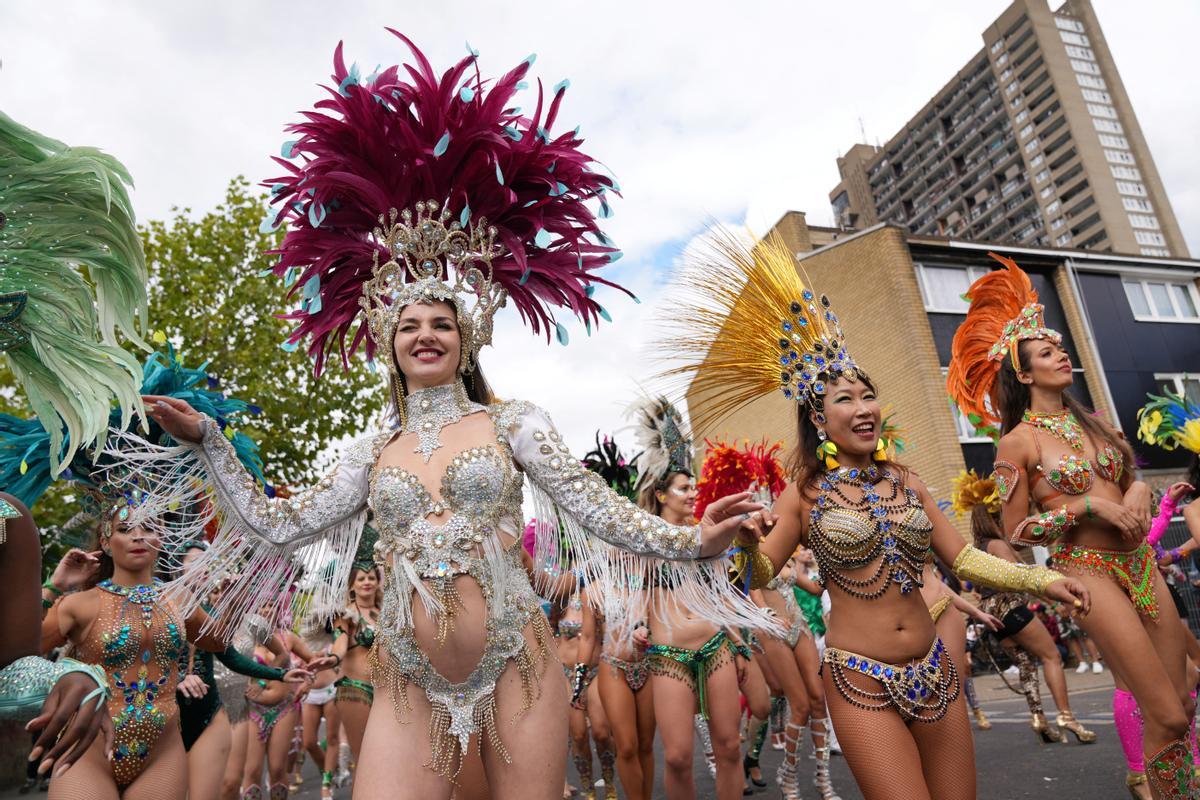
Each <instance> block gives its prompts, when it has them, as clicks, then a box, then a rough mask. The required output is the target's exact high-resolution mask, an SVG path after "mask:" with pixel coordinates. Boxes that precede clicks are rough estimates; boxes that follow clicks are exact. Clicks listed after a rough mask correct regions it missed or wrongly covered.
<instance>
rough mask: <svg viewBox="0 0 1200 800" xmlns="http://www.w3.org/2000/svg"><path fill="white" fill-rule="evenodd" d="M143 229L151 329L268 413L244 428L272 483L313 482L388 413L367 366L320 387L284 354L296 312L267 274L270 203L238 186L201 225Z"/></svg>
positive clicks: (303, 361)
mask: <svg viewBox="0 0 1200 800" xmlns="http://www.w3.org/2000/svg"><path fill="white" fill-rule="evenodd" d="M173 211H174V213H175V216H174V218H173V219H171V220H170V221H169V222H168V221H166V220H151V221H149V222H148V223H146V224H145V225H144V226H142V228H141V234H142V244H143V246H144V247H145V251H146V263H147V266H148V267H149V272H150V321H151V326H152V327H153V328H155V329H157V330H162V331H164V332H165V333H166V335H167V336H168V338H170V340H171V342H172V343H173V344H174V345H175V346H176V347H177V348H178V349H179V351H180V352H181V353H182V355H183V358H184V359H185V361H187V362H189V363H190V362H193V361H199V360H201V359H208V360H209V361H210V362H211V363H210V366H209V370H208V371H209V374H210V375H212V376H214V377H216V378H217V379H218V380H219V381H220V388H221V390H222V391H225V392H228V393H230V394H233V395H236V396H237V397H240V398H242V399H243V400H246V401H248V402H250V403H253V404H255V405H257V406H258V407H259V408H261V409H262V414H260V415H258V416H257V417H255V418H252V419H251V420H248V421H247V422H246V423H244V424H242V425H241V426H240V430H243V431H244V432H245V433H247V434H248V435H249V436H251V437H253V438H254V439H255V441H257V442H258V443H259V446H260V447H261V450H262V456H263V461H264V463H265V464H266V472H267V476H268V479H269V480H270V481H271V482H272V483H276V484H280V485H293V486H294V485H300V484H305V483H311V482H313V481H315V480H316V479H317V478H318V477H319V476H320V474H321V473H322V472H323V469H322V467H323V466H325V465H323V464H321V463H319V462H320V455H321V454H322V452H323V451H325V450H327V449H328V448H329V446H330V445H331V444H335V443H337V442H339V441H341V440H343V439H346V438H348V437H351V436H354V435H356V434H358V433H361V432H362V431H364V430H366V429H367V427H368V425H369V424H370V423H371V421H372V420H373V419H375V418H377V417H378V415H379V413H380V411H381V409H382V408H383V404H384V400H385V399H386V392H385V390H384V389H383V382H382V380H381V379H380V378H379V377H378V376H377V375H375V374H373V373H372V372H371V371H370V370H369V369H368V368H367V367H366V365H365V364H364V363H362V362H361V361H359V362H355V363H354V365H353V368H352V369H351V370H350V371H349V372H345V371H343V370H341V369H340V368H339V367H338V366H336V365H331V368H330V369H327V370H325V372H324V373H323V374H322V375H321V377H320V378H319V379H317V378H314V377H313V376H312V371H311V364H310V362H309V361H308V359H307V358H306V357H305V356H304V355H303V354H302V352H300V351H296V352H288V351H285V350H284V349H283V348H282V347H281V345H282V343H283V341H284V339H285V338H286V336H287V334H288V331H289V325H288V323H287V322H286V321H284V320H281V319H278V317H277V316H276V315H278V314H280V313H281V312H283V311H285V310H286V308H287V303H288V302H289V301H288V299H287V297H286V293H285V291H284V287H283V284H282V282H281V281H279V280H278V279H277V278H275V277H273V276H271V275H265V276H264V275H263V273H264V272H266V271H267V270H269V268H270V266H271V263H272V259H273V257H272V256H270V255H267V254H266V253H267V251H268V250H270V249H272V248H274V247H276V246H277V245H278V244H279V241H280V238H281V235H282V234H281V232H280V231H270V232H267V231H264V230H262V229H260V225H261V223H262V221H263V220H264V219H265V218H266V217H267V214H268V206H267V200H266V197H265V196H264V195H263V194H261V193H259V192H257V191H255V190H254V189H252V188H251V186H250V184H249V182H248V181H247V180H246V179H245V178H243V177H241V176H239V177H237V178H234V179H233V180H232V181H231V182H230V184H229V187H228V188H227V190H226V193H225V199H224V201H223V202H222V203H221V204H220V205H218V206H217V207H216V208H215V209H213V210H212V211H210V212H208V213H206V214H203V215H202V216H200V217H199V218H196V217H194V216H193V215H192V213H191V211H190V209H186V208H185V209H173Z"/></svg>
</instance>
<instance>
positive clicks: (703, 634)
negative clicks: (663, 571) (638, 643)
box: [650, 589, 720, 650]
mask: <svg viewBox="0 0 1200 800" xmlns="http://www.w3.org/2000/svg"><path fill="white" fill-rule="evenodd" d="M662 591H663V590H661V589H660V590H657V592H659V593H661V592H662ZM656 600H659V598H656ZM718 630H720V629H719V628H717V627H716V626H715V625H713V624H712V623H711V622H709V621H708V620H707V619H706V618H704V617H701V616H697V615H693V614H691V613H689V612H688V611H687V610H686V609H683V608H680V607H678V606H676V605H674V604H672V603H669V602H663V601H661V600H660V601H659V602H655V603H654V613H652V614H651V616H650V643H651V644H664V645H670V646H672V647H686V648H688V649H689V650H698V649H700V647H702V646H703V645H704V643H705V642H707V641H708V640H709V639H711V638H712V637H714V636H716V635H717V631H718Z"/></svg>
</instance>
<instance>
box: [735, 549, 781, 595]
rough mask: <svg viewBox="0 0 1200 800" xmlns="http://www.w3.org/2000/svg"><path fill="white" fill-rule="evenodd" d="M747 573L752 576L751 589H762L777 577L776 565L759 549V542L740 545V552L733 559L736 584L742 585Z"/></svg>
mask: <svg viewBox="0 0 1200 800" xmlns="http://www.w3.org/2000/svg"><path fill="white" fill-rule="evenodd" d="M747 571H748V572H749V574H750V588H751V589H762V588H764V587H765V586H766V585H767V584H768V583H770V582H771V579H772V578H774V577H775V564H774V563H773V562H772V561H771V559H770V557H769V556H768V555H767V554H766V553H764V552H763V551H761V550H759V549H758V542H754V543H753V544H750V545H739V547H738V552H737V554H736V555H734V557H733V573H734V583H737V584H741V583H742V582H743V581H744V580H745V578H746V573H747Z"/></svg>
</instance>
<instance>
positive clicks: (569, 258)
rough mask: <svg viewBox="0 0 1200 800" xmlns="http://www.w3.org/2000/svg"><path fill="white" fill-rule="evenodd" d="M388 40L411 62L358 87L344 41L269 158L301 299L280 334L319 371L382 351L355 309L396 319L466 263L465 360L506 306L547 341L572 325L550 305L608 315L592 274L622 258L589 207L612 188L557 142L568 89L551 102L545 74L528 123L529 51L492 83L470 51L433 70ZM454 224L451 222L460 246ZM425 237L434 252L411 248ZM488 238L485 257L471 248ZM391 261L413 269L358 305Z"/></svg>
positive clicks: (590, 316)
mask: <svg viewBox="0 0 1200 800" xmlns="http://www.w3.org/2000/svg"><path fill="white" fill-rule="evenodd" d="M389 30H391V29H389ZM391 33H393V34H395V36H396V37H397V38H399V39H400V40H401V41H403V42H404V44H405V45H406V46H407V47H408V49H409V51H410V52H411V54H412V61H413V63H412V64H407V65H405V66H404V68H403V70H401V68H400V67H398V66H393V67H388V68H387V69H384V70H382V71H376V72H375V73H373V74H372V75H370V76H368V77H366V78H360V76H359V74H358V69H357V67H356V66H354V67H351V68H350V69H349V70H347V69H346V65H345V61H344V60H343V58H342V46H341V45H340V44H339V45H338V48H337V51H336V53H335V54H334V72H333V76H332V80H333V85H331V86H330V87H327V91H328V95H329V96H328V97H327V98H326V99H324V100H322V101H320V102H319V103H317V107H316V110H314V111H310V112H305V113H304V115H303V116H304V118H305V119H304V121H303V122H299V123H296V124H295V125H292V126H290V127H289V128H288V130H289V132H290V133H292V134H294V135H295V139H294V140H292V141H289V142H287V143H286V144H285V145H284V147H283V156H284V157H283V158H277V159H276V161H278V162H279V163H280V164H281V165H283V166H284V168H285V169H286V170H287V173H286V174H285V175H283V176H282V177H280V178H277V179H275V180H273V181H268V182H267V183H268V184H269V185H271V186H272V191H273V193H274V195H275V199H274V201H275V203H277V204H278V205H279V212H278V214H277V215H276V216H275V218H274V223H275V224H279V223H286V224H287V226H288V233H287V236H286V237H285V239H284V242H283V245H282V247H281V248H280V250H279V256H280V258H279V262H278V264H277V265H276V266H275V272H276V274H278V275H281V276H283V277H284V280H285V281H286V282H287V283H288V285H289V286H290V288H291V291H292V294H293V295H294V296H298V297H299V298H300V300H301V305H300V307H299V308H298V309H297V310H295V311H293V312H292V313H291V314H289V315H288V316H289V317H290V318H291V319H294V320H295V321H296V323H297V325H296V328H295V330H294V331H293V332H292V335H291V337H290V339H289V341H290V342H292V343H299V342H300V341H301V340H302V339H305V338H307V339H309V344H308V352H309V355H310V356H312V357H313V359H314V363H315V369H316V370H317V371H318V372H319V371H320V370H321V368H322V367H323V365H324V363H325V360H326V358H327V357H328V356H329V355H330V354H332V353H334V352H336V353H337V354H338V355H339V357H340V358H341V359H342V361H343V363H348V361H349V357H350V356H351V355H352V354H353V353H354V352H355V351H356V350H357V349H358V348H359V346H360V345H361V346H365V349H366V352H367V354H368V356H373V354H374V353H375V349H376V348H377V347H383V348H384V351H385V352H387V351H388V350H389V349H390V347H391V344H390V339H389V340H387V341H380V340H379V339H380V338H381V335H386V333H387V331H386V329H385V326H379V327H378V328H373V326H368V325H364V324H363V321H362V320H361V319H360V315H363V312H364V310H366V311H368V312H370V311H371V310H372V309H375V310H380V309H381V308H386V307H388V306H394V307H395V308H394V310H393V312H392V313H391V314H390V315H388V316H391V317H394V316H395V314H396V313H398V311H399V308H400V307H402V305H403V304H404V303H405V301H413V300H415V299H419V295H414V296H413V297H400V296H399V295H400V294H401V293H402V291H403V287H402V284H403V283H404V282H405V281H411V282H420V281H421V279H422V278H425V277H429V276H432V277H433V278H435V279H436V281H439V282H440V281H450V282H455V280H456V278H457V277H458V276H456V275H454V274H450V273H453V272H459V273H461V274H462V277H463V280H464V281H467V274H468V270H469V269H470V268H471V267H475V268H476V269H479V271H480V274H479V275H477V276H476V278H475V279H472V280H477V281H478V284H479V285H469V286H466V287H462V286H460V287H458V288H460V289H464V288H465V291H460V292H459V293H458V299H459V302H458V304H457V305H458V306H459V307H458V312H459V320H460V323H461V327H462V329H463V330H464V331H465V332H472V329H473V328H474V329H476V330H474V333H475V334H476V341H474V342H471V343H467V342H464V350H465V351H466V352H465V356H466V358H464V360H463V363H464V367H465V366H466V364H467V363H468V362H470V361H472V360H473V359H474V357H475V354H476V353H477V352H478V348H479V347H482V346H483V345H485V344H488V340H490V315H491V314H492V313H494V312H495V310H496V309H497V308H499V307H500V306H502V305H503V304H504V300H505V299H510V300H512V302H513V304H514V305H515V306H516V307H517V310H518V311H520V313H521V316H522V317H523V319H524V320H525V322H526V323H527V324H528V325H529V326H530V327H531V328H532V329H533V331H534V332H535V333H539V332H543V331H544V332H545V334H546V336H547V337H549V336H550V332H551V331H552V330H553V331H554V332H555V333H556V335H557V336H558V338H559V340H560V341H561V342H563V343H564V344H565V343H566V340H567V331H566V328H564V327H563V325H562V324H561V323H559V322H558V321H557V320H556V319H555V316H554V313H553V311H552V310H551V309H552V308H553V307H555V306H558V307H563V308H567V309H569V310H570V311H571V312H572V313H574V314H575V315H576V316H578V317H579V318H580V319H581V320H583V322H584V324H585V325H587V326H588V328H589V330H590V327H591V325H592V324H594V323H598V322H599V319H600V318H601V317H604V318H608V313H607V312H606V311H605V310H604V309H603V308H602V307H601V306H600V305H599V304H598V303H597V302H596V301H595V300H593V299H592V289H593V286H594V285H595V284H597V283H599V284H605V285H610V286H611V285H613V284H611V283H609V282H608V281H606V280H604V279H602V278H599V277H598V276H597V275H596V274H595V272H596V270H598V269H599V268H601V267H603V266H605V265H606V264H608V263H609V262H610V261H613V260H615V259H616V258H617V257H618V255H619V254H618V251H617V250H616V249H615V248H613V247H611V246H610V245H609V242H608V239H607V238H605V236H604V234H603V233H601V231H600V228H599V226H598V225H597V222H596V217H595V214H594V213H593V212H592V210H591V209H590V208H589V207H588V205H587V203H588V201H592V200H597V201H599V203H600V208H601V214H602V215H604V216H607V215H608V214H609V213H610V212H609V206H608V202H607V199H606V194H607V193H608V192H613V193H616V192H617V187H616V185H615V183H614V182H613V180H612V179H610V178H608V177H606V176H604V175H601V174H599V173H597V172H595V171H593V170H592V168H591V165H592V161H591V159H590V158H589V157H588V156H587V155H585V154H584V153H583V152H582V151H581V150H580V149H579V148H580V145H581V144H582V143H583V142H582V139H580V138H579V135H578V131H577V130H575V131H567V132H565V133H558V134H555V133H552V130H553V127H554V124H555V121H556V119H557V117H558V112H559V106H560V104H561V103H562V99H563V94H564V92H565V91H566V88H567V82H566V81H563V82H562V83H559V84H558V85H557V86H555V87H554V89H553V90H552V92H551V96H550V97H549V98H548V99H547V98H546V97H545V96H544V95H543V92H542V89H541V83H540V81H539V84H538V87H539V88H538V96H537V104H536V106H535V109H534V112H533V113H532V114H531V115H526V114H523V113H522V112H521V111H520V109H518V108H516V107H514V105H513V102H512V101H513V98H514V95H515V93H516V92H517V91H518V90H519V89H521V88H524V79H525V77H526V75H527V73H528V72H529V68H530V66H531V65H532V64H533V57H532V56H531V57H529V58H528V59H526V60H525V61H523V62H521V63H520V64H519V65H517V66H516V67H515V68H514V69H512V70H511V71H510V72H508V73H507V74H505V75H504V76H503V77H501V78H500V79H499V80H496V81H494V82H493V81H485V80H483V78H481V77H480V73H479V70H478V68H477V66H476V58H475V56H474V55H469V56H467V57H466V58H464V59H462V60H461V61H459V62H458V63H457V64H456V65H455V66H454V67H452V68H451V69H449V70H447V71H446V72H444V73H443V74H442V75H441V76H440V77H439V76H438V75H437V74H436V73H435V72H434V70H433V67H432V66H431V65H430V63H429V61H428V60H427V59H426V58H425V56H424V55H422V53H421V52H420V51H419V50H418V49H417V48H416V46H415V45H413V43H412V42H411V41H409V40H408V39H407V38H406V37H404V36H403V35H402V34H400V33H398V32H396V31H391ZM296 161H298V163H294V162H296ZM431 200H432V201H434V203H433V204H432V205H430V204H429V203H428V201H431ZM418 203H422V204H423V208H422V209H418V207H417V204H418ZM397 210H401V211H408V212H410V213H411V212H412V211H414V210H416V211H417V212H418V213H417V217H418V218H417V220H416V221H414V220H412V219H411V218H407V219H406V220H405V222H406V223H408V225H409V226H410V227H411V226H415V227H416V228H417V230H416V231H415V232H412V231H410V235H408V236H396V235H393V234H395V228H396V223H397V220H396V213H397ZM439 211H440V215H439ZM423 216H424V218H422V217H423ZM427 223H428V224H431V225H433V226H435V227H436V228H437V231H436V233H438V234H439V235H440V241H432V240H429V237H430V235H431V234H432V233H434V232H435V231H432V230H429V231H422V230H420V229H421V228H422V227H423V226H424V225H426V224H427ZM451 228H453V229H461V232H460V234H459V236H458V237H455V238H456V239H457V240H458V241H457V243H456V242H455V241H452V240H451V238H450V236H451V233H452V232H451V231H450V229H451ZM492 228H494V231H492V230H491V229H492ZM422 234H423V235H424V237H425V239H426V240H428V241H427V243H426V244H427V245H428V246H424V247H422V246H421V244H420V242H419V241H418V242H417V244H416V246H413V247H410V246H409V242H413V241H414V240H419V239H420V238H421V235H422ZM482 240H486V246H487V247H488V248H489V249H488V250H487V251H485V252H481V251H479V250H477V249H473V245H478V244H479V243H480V241H482ZM493 243H494V245H495V249H494V250H492V249H491V248H492V246H493ZM426 255H429V256H432V259H426V258H424V257H423V256H426ZM401 256H402V257H403V258H404V259H405V261H406V262H408V263H407V264H406V265H405V266H408V267H409V269H408V270H403V269H399V268H397V269H394V270H392V271H391V274H389V275H388V276H387V280H386V281H384V283H383V285H377V286H375V287H372V288H373V294H374V295H375V296H373V297H364V286H366V285H367V284H368V283H369V282H371V281H372V279H373V278H375V277H378V273H379V272H380V271H382V268H381V265H384V267H386V265H387V264H388V263H389V262H390V263H393V264H394V263H395V262H396V259H397V257H401ZM485 256H486V257H485ZM447 262H449V263H447ZM405 272H407V274H405ZM468 282H469V281H468ZM484 282H486V283H487V284H489V285H488V286H487V287H484V286H483V285H482V284H483V283H484ZM491 284H494V287H493V286H491ZM485 289H490V290H492V294H491V296H488V294H487V291H485ZM472 294H474V295H476V296H477V297H479V298H480V300H481V301H482V304H483V305H484V309H483V313H482V314H481V315H480V316H485V317H486V318H487V319H486V328H487V330H486V331H480V330H478V328H480V327H482V324H481V323H483V320H480V319H475V320H472V318H471V314H470V309H466V308H463V307H462V306H463V305H465V303H466V301H467V299H468V298H469V297H470V296H471V295H472ZM451 296H453V295H451ZM438 299H449V298H448V297H445V296H442V297H439V298H438ZM426 301H428V298H426ZM472 323H474V324H472ZM368 333H371V334H372V335H371V336H368ZM466 338H467V337H464V340H465V339H466ZM471 347H473V348H474V352H471V351H470V350H469V349H468V348H471ZM385 360H386V361H387V362H389V363H388V366H390V360H391V359H390V357H389V358H387V359H385Z"/></svg>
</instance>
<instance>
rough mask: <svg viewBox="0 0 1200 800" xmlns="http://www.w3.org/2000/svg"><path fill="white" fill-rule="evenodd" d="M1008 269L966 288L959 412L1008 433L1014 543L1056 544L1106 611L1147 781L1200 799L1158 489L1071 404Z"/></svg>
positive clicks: (1006, 525)
mask: <svg viewBox="0 0 1200 800" xmlns="http://www.w3.org/2000/svg"><path fill="white" fill-rule="evenodd" d="M993 257H994V258H996V260H997V261H999V262H1000V264H1001V269H998V270H995V271H993V272H990V273H988V274H987V275H984V276H983V277H981V278H979V280H977V281H975V283H974V284H972V285H971V287H970V288H969V289H968V290H967V296H968V297H969V298H970V300H971V306H970V309H969V310H968V312H967V318H966V320H965V321H964V322H963V324H962V325H961V326H960V327H959V330H958V332H957V333H956V334H955V336H954V342H953V345H952V351H951V361H950V368H949V371H948V375H947V388H948V389H949V391H950V395H951V397H952V398H953V399H954V401H955V402H956V403H957V404H958V406H959V408H960V409H962V410H963V411H965V412H967V413H969V414H976V415H979V416H980V417H982V418H983V421H984V422H986V423H991V424H997V423H998V424H999V425H1000V429H1001V434H1002V435H1001V438H1000V441H999V443H998V445H997V449H996V463H995V467H994V472H993V477H994V479H995V481H996V485H997V489H998V492H999V497H1000V504H1001V508H1000V518H1001V529H1002V530H1003V531H1004V533H1005V535H1006V536H1007V537H1008V538H1009V540H1010V541H1012V542H1013V543H1016V544H1022V545H1034V544H1036V545H1043V546H1045V547H1049V548H1050V549H1051V558H1052V563H1053V565H1054V567H1055V569H1058V570H1061V571H1062V572H1063V573H1064V574H1067V575H1070V576H1072V577H1074V578H1075V579H1077V580H1078V581H1080V582H1081V583H1083V584H1084V585H1085V586H1086V587H1087V588H1088V590H1089V591H1090V592H1091V594H1092V596H1093V597H1094V598H1095V603H1096V611H1097V613H1095V614H1091V615H1089V616H1084V617H1082V618H1081V619H1080V620H1079V626H1080V628H1082V629H1083V631H1084V632H1085V633H1086V634H1087V635H1088V637H1089V638H1090V639H1092V641H1094V642H1095V643H1096V645H1097V646H1098V647H1099V648H1100V652H1101V653H1102V654H1103V655H1104V658H1105V660H1106V661H1107V662H1108V664H1109V665H1110V667H1112V668H1113V669H1114V670H1115V671H1116V672H1117V673H1118V674H1120V675H1123V676H1125V677H1126V678H1127V680H1128V681H1129V689H1130V691H1132V692H1133V695H1134V696H1135V697H1136V698H1137V701H1138V704H1139V705H1140V706H1141V708H1142V713H1143V716H1144V717H1145V720H1146V735H1145V751H1146V752H1145V755H1146V759H1147V762H1146V763H1147V767H1148V768H1147V777H1148V780H1149V782H1150V785H1151V786H1152V787H1153V788H1154V790H1155V791H1156V792H1157V793H1158V794H1159V796H1162V797H1172V798H1173V797H1194V796H1197V795H1200V782H1198V781H1197V780H1196V779H1195V778H1194V777H1193V775H1192V772H1193V771H1192V752H1191V749H1190V748H1189V747H1188V746H1187V743H1186V741H1185V738H1186V733H1187V729H1188V719H1189V717H1190V716H1191V715H1192V704H1191V703H1190V702H1185V701H1183V700H1181V699H1180V698H1187V693H1188V691H1189V690H1190V688H1191V686H1190V680H1189V679H1188V677H1187V676H1188V670H1187V663H1186V643H1185V637H1184V630H1183V628H1182V626H1180V625H1178V624H1177V623H1175V622H1174V620H1173V618H1174V615H1173V614H1169V615H1168V617H1165V618H1160V613H1159V612H1160V609H1161V608H1163V606H1164V603H1165V604H1166V606H1167V607H1170V605H1171V600H1170V594H1169V593H1168V591H1167V587H1166V584H1165V583H1164V582H1163V579H1162V577H1161V576H1160V575H1159V574H1158V570H1157V569H1156V565H1155V559H1154V553H1153V550H1152V549H1151V547H1150V545H1148V544H1147V543H1146V542H1145V537H1146V533H1147V531H1148V530H1149V528H1150V517H1151V511H1150V502H1151V500H1150V491H1149V489H1148V488H1147V486H1146V484H1144V483H1142V482H1141V481H1139V480H1136V479H1135V476H1134V475H1133V466H1134V463H1133V452H1132V450H1131V449H1130V447H1129V444H1128V443H1127V442H1126V441H1125V439H1124V438H1123V437H1122V436H1121V434H1120V433H1118V432H1117V431H1116V430H1115V429H1114V428H1113V427H1112V426H1111V425H1109V424H1108V423H1107V422H1106V421H1104V420H1103V419H1102V418H1101V417H1100V416H1099V415H1094V414H1092V413H1090V412H1088V411H1087V410H1086V409H1084V408H1083V407H1082V406H1081V405H1080V404H1079V403H1078V402H1077V401H1076V400H1075V399H1073V398H1072V397H1071V394H1070V387H1071V384H1072V383H1073V373H1072V370H1071V356H1070V354H1069V353H1068V352H1067V351H1066V349H1065V348H1064V347H1063V344H1062V335H1061V334H1059V333H1058V332H1057V331H1054V330H1051V329H1050V328H1047V327H1046V324H1045V319H1044V309H1043V307H1042V305H1041V304H1040V303H1039V302H1038V295H1037V292H1036V291H1035V290H1034V288H1033V284H1032V282H1031V281H1030V278H1029V276H1028V275H1026V274H1025V272H1023V271H1022V270H1021V268H1020V267H1018V266H1017V265H1016V263H1014V262H1013V261H1012V260H1011V259H1008V258H1004V257H1002V256H996V255H993Z"/></svg>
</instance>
